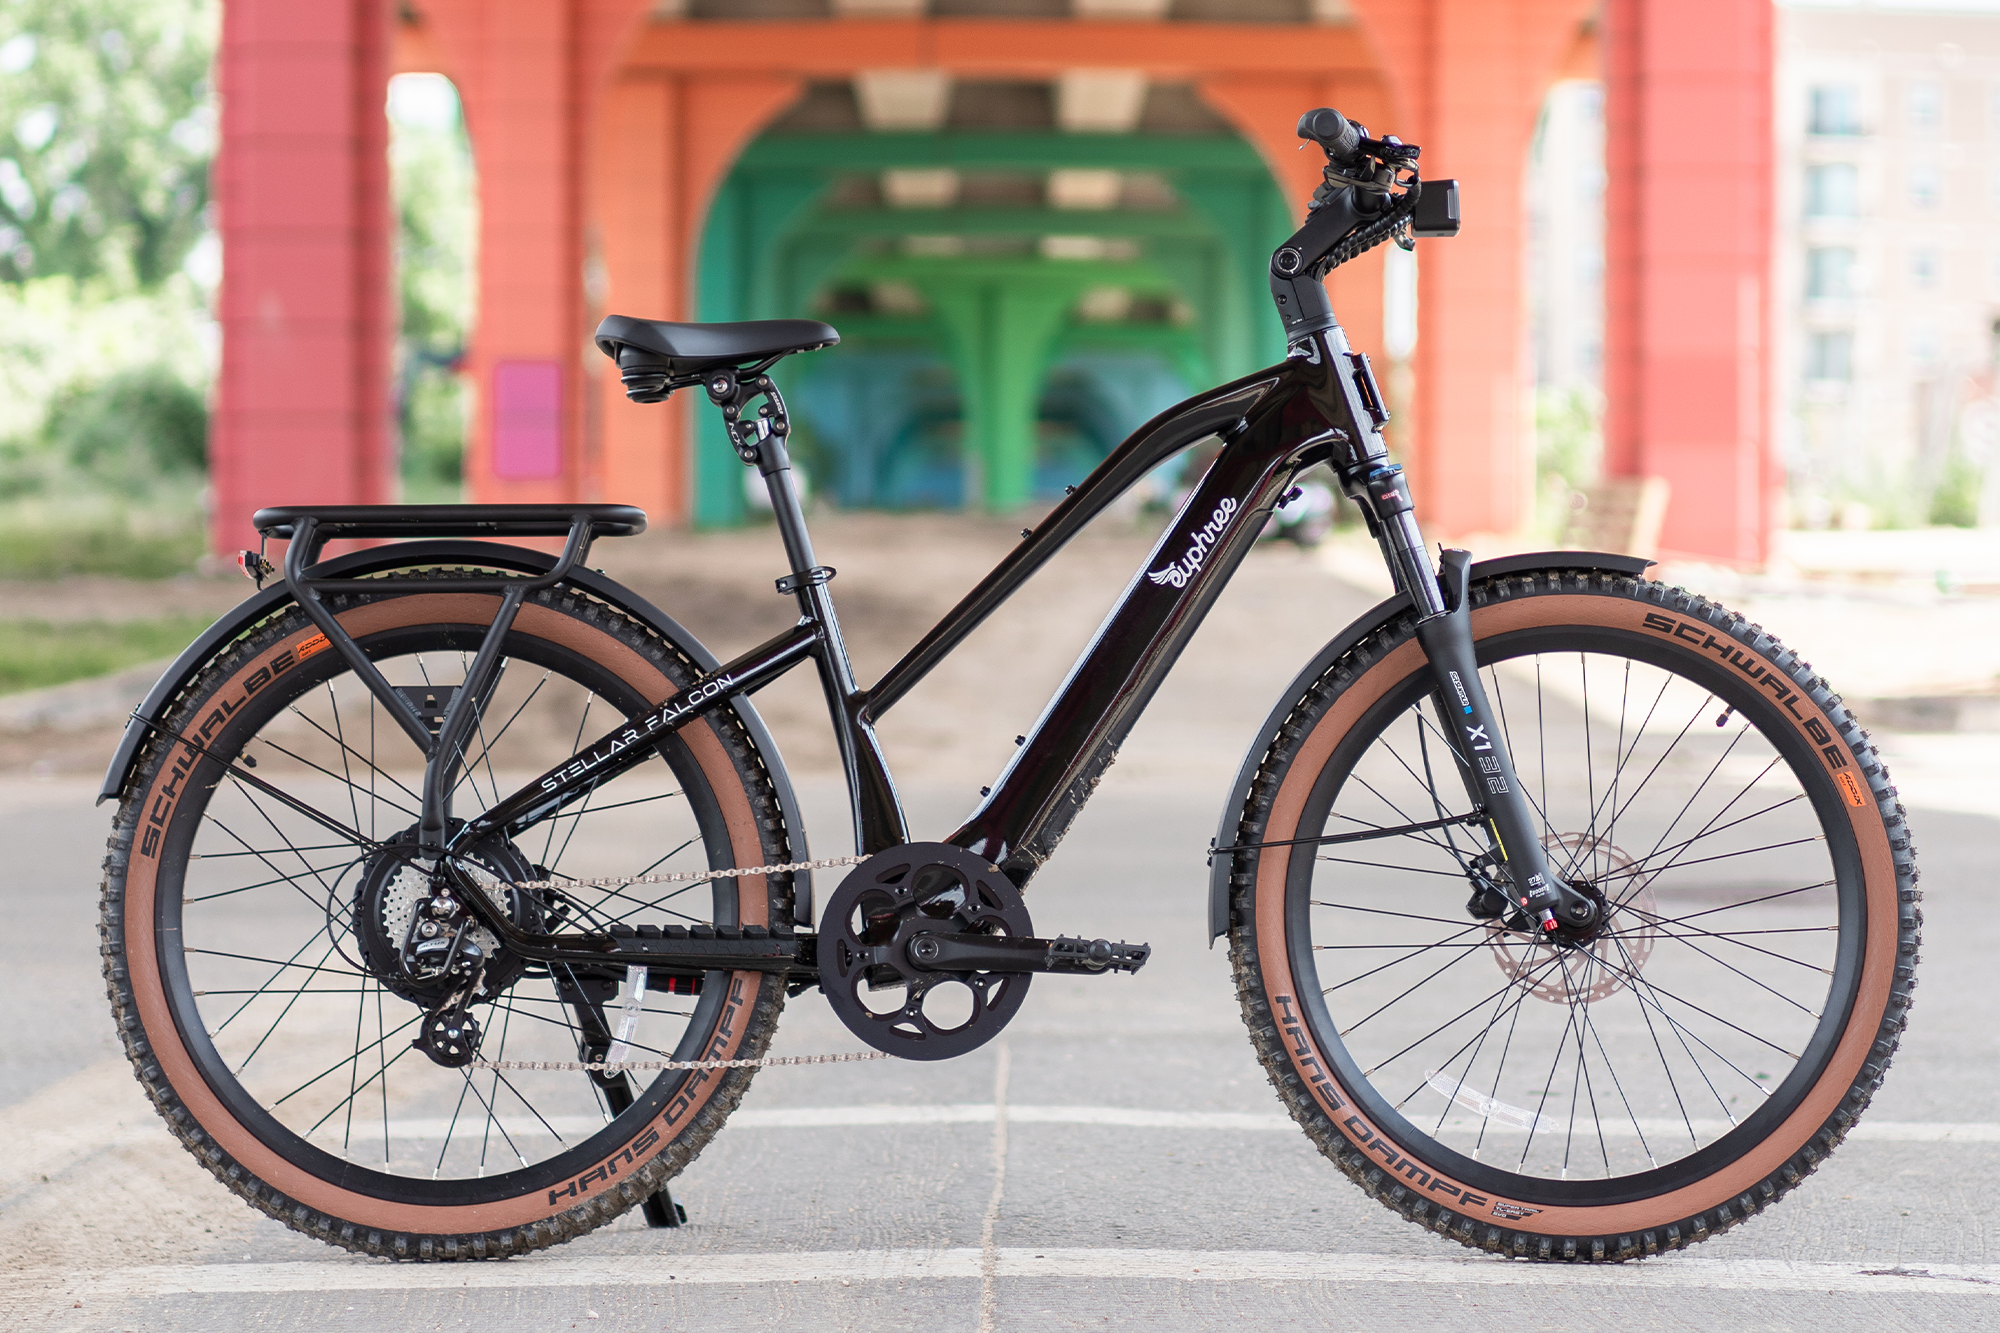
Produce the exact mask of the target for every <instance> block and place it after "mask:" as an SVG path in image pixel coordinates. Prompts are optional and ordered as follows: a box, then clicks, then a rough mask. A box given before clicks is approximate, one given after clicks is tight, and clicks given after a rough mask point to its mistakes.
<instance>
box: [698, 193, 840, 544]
mask: <svg viewBox="0 0 2000 1333" xmlns="http://www.w3.org/2000/svg"><path fill="white" fill-rule="evenodd" d="M825 188H826V187H825V183H824V182H823V181H821V180H819V179H816V178H809V177H799V176H796V175H781V174H779V173H774V172H757V173H751V172H742V171H737V172H732V173H731V174H730V175H729V177H728V178H727V179H726V180H724V181H723V183H722V187H721V188H720V189H719V190H718V191H716V196H715V203H714V204H713V205H711V206H710V208H709V211H708V225H707V226H706V227H705V228H703V230H702V237H701V262H700V264H699V266H698V267H697V269H696V271H695V312H696V313H695V318H696V319H698V320H701V321H702V322H704V323H715V322H722V321H727V320H738V319H772V318H776V317H778V314H779V313H781V301H782V294H781V288H782V275H781V273H780V271H779V269H778V266H777V265H776V264H775V263H773V262H772V261H773V260H774V258H775V257H776V254H777V251H778V242H779V239H780V238H781V237H782V236H783V235H784V234H785V231H786V229H787V228H789V227H792V226H794V225H795V224H796V223H797V221H798V219H799V217H800V216H801V215H802V214H804V213H805V212H806V211H807V210H808V209H809V208H810V207H811V204H812V201H813V200H814V199H815V198H816V197H818V195H819V193H820V192H821V191H822V190H823V189H825ZM786 313H788V312H786ZM688 392H691V393H693V394H694V395H695V402H694V404H693V408H692V411H693V414H694V431H693V434H694V447H693V449H691V450H690V451H689V452H690V454H691V462H692V465H693V468H694V484H693V485H692V487H691V488H690V490H691V492H692V495H693V500H694V505H693V509H694V522H695V526H696V527H701V528H720V527H731V526H734V525H736V524H738V523H741V522H742V521H743V516H744V496H743V464H742V462H741V461H740V460H738V459H737V457H736V451H735V450H734V449H732V448H730V446H729V436H728V433H727V432H726V431H725V430H724V429H723V424H722V414H721V413H720V412H718V411H716V410H715V408H714V407H712V406H711V405H710V404H709V402H708V400H707V399H705V398H703V397H701V395H700V391H699V390H690V391H688Z"/></svg>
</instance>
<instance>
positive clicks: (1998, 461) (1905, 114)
mask: <svg viewBox="0 0 2000 1333" xmlns="http://www.w3.org/2000/svg"><path fill="white" fill-rule="evenodd" d="M1778 34H1779V43H1778V67H1777V77H1776V96H1777V108H1776V117H1775V125H1776V132H1777V136H1778V142H1777V171H1778V181H1777V192H1776V226H1777V245H1776V265H1777V273H1776V275H1775V276H1776V282H1777V286H1776V292H1777V301H1776V323H1777V329H1776V333H1777V350H1778V363H1777V365H1776V367H1775V371H1776V385H1777V394H1776V395H1775V397H1776V403H1775V406H1776V408H1777V410H1778V412H1779V414H1780V420H1779V423H1778V433H1777V438H1778V440H1779V441H1780V447H1781V448H1782V449H1783V450H1784V457H1785V463H1786V467H1787V471H1788V473H1789V476H1790V492H1791V501H1792V507H1793V513H1792V521H1793V522H1794V524H1797V525H1800V526H1809V527H1818V526H1825V525H1828V524H1840V525H1845V526H1855V527H1858V526H1867V525H1870V524H1873V525H1882V524H1885V523H1888V524H1897V525H1904V524H1922V523H1925V522H1931V521H1958V522H1964V521H1967V520H1968V519H1969V518H1970V517H1971V516H1972V515H1973V514H1974V513H1975V512H1977V511H1980V510H1983V519H1984V521H1985V522H1987V523H1996V522H2000V503H1996V501H2000V447H1996V446H2000V438H1996V435H2000V432H1996V431H1995V429H1994V426H1995V424H1996V413H1995V410H1994V404H1993V402H1992V401H1991V399H1990V395H1991V393H1992V391H1993V368H1994V357H1995V341H1996V339H1995V326H1996V325H1995V321H1996V319H1997V318H2000V5H1988V6H1983V7H1980V8H1958V9H1952V10H1945V9H1943V8H1941V7H1935V6H1934V7H1928V8H1923V9H1919V8H1916V7H1914V6H1906V5H1893V6H1892V5H1886V4H1862V5H1856V4H1842V5H1833V4H1810V5H1808V4H1798V3H1790V4H1786V5H1784V6H1782V7H1781V8H1780V10H1779V14H1778ZM1687 185H1688V188H1689V189H1696V190H1698V189H1700V188H1701V183H1700V181H1699V180H1690V181H1688V183H1687ZM1986 477H1991V479H1992V482H1993V484H1992V485H1986V484H1984V481H1983V479H1984V478H1986ZM1982 490H1984V491H1985V492H1987V494H1986V495H1985V496H1984V497H1982V495H1981V492H1982ZM1982 498H1983V499H1984V503H1983V504H1982V503H1981V500H1982Z"/></svg>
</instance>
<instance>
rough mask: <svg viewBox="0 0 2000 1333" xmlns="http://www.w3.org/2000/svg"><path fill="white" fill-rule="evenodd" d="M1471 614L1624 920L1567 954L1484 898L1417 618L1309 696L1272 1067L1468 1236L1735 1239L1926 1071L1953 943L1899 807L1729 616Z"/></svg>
mask: <svg viewBox="0 0 2000 1333" xmlns="http://www.w3.org/2000/svg"><path fill="white" fill-rule="evenodd" d="M1472 597H1473V601H1472V613H1471V614H1472V625H1473V635H1474V638H1475V641H1476V644H1477V654H1478V661H1479V663H1480V667H1481V674H1482V677H1483V678H1484V681H1485V686H1486V690H1487V692H1488V695H1489V697H1490V698H1491V699H1492V701H1493V703H1494V706H1495V708H1496V710H1497V711H1498V713H1499V714H1500V716H1501V720H1502V727H1503V730H1504V733H1505V738H1506V743H1507V746H1508V749H1509V751H1510V753H1511V754H1512V756H1513V759H1514V763H1515V766H1516V769H1517V772H1518V776H1519V778H1520V781H1521V783H1522V786H1523V787H1524V789H1525V795H1526V796H1527V799H1528V801H1529V803H1530V805H1531V806H1532V807H1533V810H1534V812H1535V813H1536V815H1537V816H1538V817H1539V821H1540V827H1541V829H1542V842H1543V846H1544V848H1545V849H1546V850H1547V853H1548V855H1549V859H1550V864H1551V866H1552V867H1553V868H1554V870H1555V871H1556V873H1557V874H1558V875H1560V876H1561V877H1562V878H1563V879H1564V880H1565V881H1566V882H1567V883H1569V884H1570V885H1571V886H1573V887H1575V888H1577V889H1578V890H1580V891H1581V892H1583V893H1585V894H1587V895H1589V896H1591V897H1593V898H1594V899H1596V900H1597V901H1598V903H1599V904H1600V911H1601V917H1602V922H1601V925H1600V926H1599V927H1598V928H1596V929H1595V930H1594V931H1593V932H1590V933H1588V934H1585V935H1580V936H1576V937H1572V938H1566V939H1562V940H1557V941H1551V940H1549V939H1548V938H1547V937H1546V936H1543V935H1542V934H1541V933H1540V932H1539V931H1537V930H1536V929H1535V928H1534V923H1533V922H1531V921H1529V920H1527V919H1525V918H1524V917H1523V916H1522V915H1521V914H1519V913H1514V912H1511V911H1506V910H1502V909H1503V908H1504V906H1505V900H1504V899H1503V898H1501V897H1499V896H1498V895H1494V894H1490V893H1486V892H1484V891H1483V890H1482V889H1481V879H1482V873H1483V872H1482V866H1481V863H1480V858H1481V857H1482V855H1484V854H1485V853H1486V852H1487V851H1488V843H1487V841H1486V836H1485V834H1484V832H1483V830H1484V828H1485V825H1484V824H1483V822H1482V821H1480V820H1479V819H1478V818H1477V815H1476V812H1475V811H1474V810H1473V809H1472V807H1471V805H1470V802H1469V799H1468V797H1467V795H1466V784H1465V782H1464V781H1463V779H1462V778H1461V776H1460V774H1459V773H1458V771H1457V767H1456V765H1457V761H1456V759H1455V758H1454V757H1453V755H1452V752H1451V750H1450V749H1449V747H1448V746H1447V744H1446V743H1445V740H1444V736H1445V734H1446V733H1445V731H1444V730H1442V729H1441V725H1442V726H1449V725H1450V723H1449V721H1448V720H1443V719H1440V718H1439V717H1438V716H1437V713H1436V707H1435V704H1434V703H1433V696H1432V685H1431V681H1430V676H1429V669H1428V666H1427V664H1426V662H1425V659H1424V656H1423V650H1422V648H1421V646H1420V645H1419V644H1418V642H1417V640H1416V635H1415V629H1414V624H1413V622H1412V621H1411V620H1410V619H1408V618H1407V617H1405V618H1403V619H1400V620H1398V621H1396V622H1394V623H1392V624H1390V625H1389V626H1387V627H1385V628H1384V629H1382V630H1380V631H1378V632H1377V633H1375V634H1374V635H1373V636H1371V637H1370V638H1368V639H1366V640H1364V641H1363V642H1362V643H1360V644H1359V645H1357V646H1356V647H1355V648H1354V649H1353V650H1352V651H1351V652H1349V653H1348V654H1346V655H1345V656H1344V657H1342V658H1341V659H1340V660H1339V661H1338V662H1336V663H1335V664H1334V665H1333V666H1332V667H1331V668H1330V669H1329V670H1328V671H1327V672H1326V673H1325V674H1324V675H1322V676H1321V677H1320V679H1318V680H1317V681H1315V682H1313V683H1312V684H1311V686H1310V687H1308V688H1307V689H1306V690H1304V691H1303V693H1302V694H1301V695H1300V696H1299V697H1298V698H1297V699H1296V700H1294V701H1293V707H1292V709H1291V714H1290V717H1289V719H1288V720H1287V722H1286V724H1285V725H1284V727H1283V728H1281V730H1280V731H1279V733H1278V739H1277V741H1276V742H1275V743H1274V744H1273V745H1272V747H1271V749H1270V751H1269V752H1268V753H1267V754H1266V755H1265V758H1264V761H1263V765H1262V768H1261V770H1260V772H1259V775H1258V777H1257V780H1256V781H1255V783H1254V784H1253V786H1252V788H1251V795H1250V798H1249V800H1248V802H1247V805H1246V808H1245V809H1244V810H1243V811H1242V812H1241V820H1240V823H1239V825H1238V836H1237V837H1236V839H1235V841H1236V843H1237V844H1239V845H1243V846H1246V847H1248V848H1250V850H1244V851H1239V852H1237V853H1235V855H1236V857H1237V861H1236V864H1235V866H1234V867H1233V878H1232V908H1233V916H1232V927H1231V931H1230V942H1231V953H1232V958H1233V960H1234V963H1235V968H1236V974H1237V979H1238V991H1239V995H1240V998H1241V1000H1242V1003H1243V1007H1244V1013H1245V1018H1246V1020H1247V1021H1248V1023H1249V1025H1250V1028H1251V1032H1252V1036H1253V1041H1254V1043H1255V1045H1256V1048H1257V1052H1258V1055H1259V1057H1260V1058H1261V1059H1262V1061H1263V1062H1264V1064H1265V1066H1266V1069H1267V1070H1268V1071H1269V1073H1270V1074H1271V1076H1272V1079H1273V1081H1274V1083H1276V1085H1277V1086H1278V1088H1279V1091H1280V1094H1281V1095H1282V1097H1283V1098H1284V1100H1285V1102H1286V1103H1287V1105H1288V1107H1289V1109H1290V1110H1291V1112H1292V1114H1293V1116H1294V1117H1295V1118H1296V1119H1298V1120H1299V1122H1300V1123H1301V1125H1303V1126H1304V1128H1305V1129H1306V1131H1307V1133H1308V1134H1309V1135H1311V1137H1312V1138H1313V1139H1314V1141H1315V1142H1316V1143H1317V1144H1318V1145H1319V1146H1320V1148H1321V1149H1322V1151H1323V1152H1325V1153H1326V1155H1327V1156H1329V1157H1330V1158H1331V1159H1332V1160H1333V1161H1334V1162H1335V1163H1336V1164H1338V1165H1339V1166H1340V1167H1341V1169H1342V1170H1343V1171H1345V1172H1346V1173H1347V1174H1348V1175H1349V1176H1351V1177H1352V1178H1353V1179H1354V1180H1356V1181H1357V1182H1358V1183H1360V1184H1361V1185H1362V1186H1363V1187H1364V1188H1365V1189H1367V1190H1368V1191H1369V1192H1370V1193H1371V1194H1372V1195H1374V1196H1375V1197H1376V1198H1378V1199H1379V1200H1380V1201H1381V1202H1383V1203H1384V1204H1386V1205H1388V1206H1389V1207H1391V1208H1393V1209H1395V1210H1396V1211H1398V1212H1400V1213H1402V1214H1403V1215H1404V1216H1406V1217H1408V1218H1409V1219H1410V1220H1412V1221H1414V1222H1417V1223H1419V1224H1420V1225H1423V1226H1425V1227H1428V1228H1430V1229H1433V1230H1436V1231H1438V1232H1439V1233H1440V1234H1444V1235H1449V1236H1451V1237H1453V1238H1455V1239H1457V1240H1459V1241H1462V1242H1463V1243H1465V1244H1467V1245H1471V1246H1475V1247H1478V1248H1482V1249H1487V1250H1494V1251H1500V1252H1505V1253H1510V1254H1515V1255H1524V1256H1529V1257H1535V1258H1542V1259H1567V1260H1612V1259H1624V1258H1630V1257H1634V1256H1638V1255H1644V1254H1651V1253H1655V1252H1657V1251H1659V1250H1662V1249H1674V1248H1678V1247H1681V1246H1685V1245H1688V1244H1691V1243H1694V1242H1697V1241H1700V1240H1704V1239H1706V1238H1708V1237H1709V1236H1712V1235H1714V1234H1716V1233H1718V1232H1720V1231H1722V1230H1724V1229H1726V1228H1727V1227H1729V1226H1732V1225H1734V1224H1735V1223H1737V1222H1739V1221H1741V1220H1742V1219H1743V1218H1745V1217H1746V1216H1748V1215H1750V1214H1753V1213H1756V1212H1758V1211H1759V1210H1761V1209H1762V1208H1763V1207H1765V1206H1766V1205H1767V1204H1769V1203H1771V1202H1772V1201H1774V1200H1775V1199H1777V1198H1778V1197H1779V1196H1780V1195H1782V1194H1784V1193H1785V1192H1786V1191H1787V1190H1789V1189H1790V1188H1791V1187H1792V1186H1793V1185H1795V1184H1797V1183H1798V1181H1799V1180H1800V1179H1801V1178H1802V1177H1803V1176H1804V1175H1805V1174H1806V1173H1807V1172H1809V1171H1811V1170H1812V1169H1813V1168H1814V1167H1815V1166H1816V1165H1817V1164H1818V1163H1819V1162H1820V1161H1821V1160H1822V1159H1823V1158H1824V1157H1825V1155H1826V1154H1827V1153H1828V1152H1829V1151H1830V1150H1831V1149H1832V1148H1833V1147H1834V1146H1835V1145H1836V1144H1837V1143H1839V1141H1840V1140H1841V1138H1842V1136H1843V1135H1844V1134H1845V1133H1846V1130H1847V1128H1848V1126H1850V1125H1851V1124H1852V1123H1853V1121H1854V1118H1855V1117H1856V1116H1857V1115H1859V1114H1860V1112H1861V1110H1862V1109H1863V1108H1864V1107H1865V1106H1866V1105H1867V1103H1868V1100H1869V1098H1870V1096H1871V1095H1872V1093H1873V1090H1874V1089H1875V1087H1876V1086H1877V1085H1878V1084H1879V1082H1880V1080H1881V1077H1882V1073H1883V1069H1884V1067H1885V1066H1886V1065H1887V1063H1888V1060H1889V1057H1890V1055H1891V1053H1892V1052H1893V1051H1894V1049H1895V1045H1896V1041H1897V1039H1898V1035H1899V1033H1900V1032H1901V1030H1902V1027H1903V1023H1904V1014H1905V1011H1906V1009H1907V1006H1908V1003H1909V993H1910V988H1911V986H1912V985H1913V984H1914V983H1913V977H1912V968H1913V965H1914V963H1915V961H1916V949H1917V943H1918V927H1919V926H1920V924H1921V916H1920V913H1919V910H1918V907H1917V901H1918V893H1917V891H1916V887H1915V883H1916V873H1915V868H1914V863H1913V859H1912V855H1911V851H1910V845H1909V839H1908V837H1907V834H1906V832H1905V829H1904V823H1903V813H1902V809H1901V807H1900V805H1898V803H1897V802H1896V799H1895V789H1894V788H1893V787H1891V786H1890V785H1889V781H1888V775H1887V773H1886V772H1885V771H1884V769H1883V767H1882V764H1881V762H1880V760H1879V759H1878V758H1877V757H1876V755H1875V753H1874V751H1873V750H1872V748H1871V747H1870V745H1869V743H1868V739H1867V736H1866V733H1864V732H1863V731H1862V730H1861V728H1860V727H1859V726H1858V725H1857V724H1856V723H1855V722H1854V720H1853V719H1852V718H1851V717H1850V716H1849V715H1848V714H1847V712H1846V710H1844V709H1843V708H1842V707H1841V706H1840V702H1839V699H1838V698H1837V696H1835V695H1833V694H1832V693H1831V692H1830V691H1829V690H1828V689H1827V687H1826V685H1825V684H1824V682H1822V681H1820V680H1819V679H1818V678H1817V677H1816V676H1814V675H1813V674H1812V672H1811V670H1810V669H1809V668H1808V667H1807V666H1806V665H1805V664H1804V663H1803V662H1801V661H1800V660H1799V659H1798V658H1797V657H1796V656H1795V655H1794V654H1792V653H1790V652H1789V651H1787V650H1786V649H1784V648H1783V647H1782V645H1780V644H1779V643H1778V642H1777V641H1776V640H1774V639H1773V638H1772V637H1771V636H1770V635H1768V634H1765V633H1764V632H1762V631H1761V630H1760V629H1758V628H1757V627H1756V626H1754V625H1750V624H1748V623H1746V622H1745V621H1744V620H1743V619H1742V618H1741V617H1740V616H1736V615H1734V614H1732V613H1730V612H1727V611H1725V610H1723V609H1722V608H1720V607H1717V606H1715V605H1713V604H1711V603H1708V602H1706V601H1704V600H1702V599H1701V598H1698V597H1695V596H1692V595H1691V594H1688V593H1685V592H1682V591H1679V590H1675V589H1667V588H1663V587H1661V586H1660V585H1658V584H1654V583H1647V582H1641V581H1637V580H1633V579H1630V578H1624V577H1613V576H1608V575H1604V574H1601V573H1593V572H1585V571H1574V572H1548V573H1537V574H1534V575H1531V576H1526V577H1518V576H1517V577H1511V578H1504V579H1496V580H1490V581H1487V582H1484V583H1482V584H1479V585H1476V586H1475V587H1474V589H1473V591H1472ZM1331 838H1339V839H1340V840H1339V841H1337V842H1329V841H1319V840H1324V839H1331ZM1294 840H1308V841H1305V842H1294ZM1288 842H1292V843H1294V845H1290V846H1283V845H1273V844H1284V843H1288ZM1468 895H1470V900H1468ZM1496 912H1497V913H1498V914H1497V915H1496V914H1495V913H1496Z"/></svg>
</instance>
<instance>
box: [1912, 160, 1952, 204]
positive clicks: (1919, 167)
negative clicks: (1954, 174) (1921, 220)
mask: <svg viewBox="0 0 2000 1333" xmlns="http://www.w3.org/2000/svg"><path fill="white" fill-rule="evenodd" d="M1943 198H1944V177H1943V176H1942V175H1941V174H1940V173H1939V171H1938V169H1937V167H1936V166H1935V165H1933V164H1932V163H1929V162H1914V163H1912V164H1911V165H1910V207H1912V208H1922V209H1932V208H1936V207H1937V206H1938V204H1939V202H1940V201H1942V200H1943Z"/></svg>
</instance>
